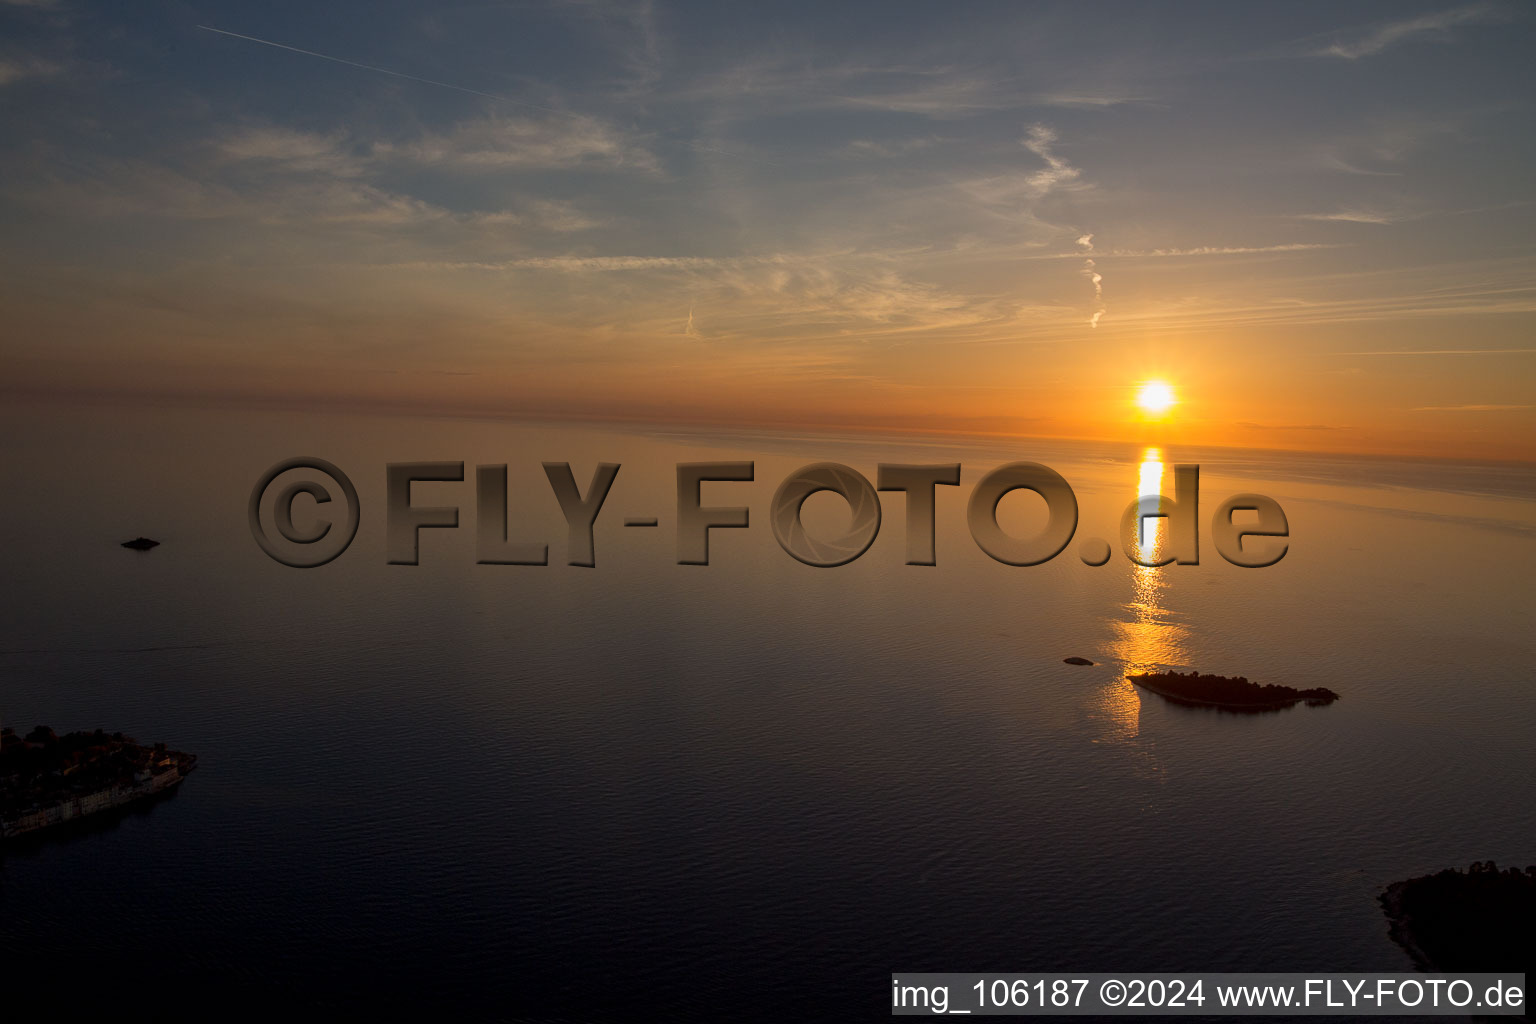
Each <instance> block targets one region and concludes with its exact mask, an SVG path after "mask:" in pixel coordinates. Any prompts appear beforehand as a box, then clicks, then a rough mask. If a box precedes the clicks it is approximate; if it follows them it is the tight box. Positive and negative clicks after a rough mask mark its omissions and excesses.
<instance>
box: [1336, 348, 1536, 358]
mask: <svg viewBox="0 0 1536 1024" xmlns="http://www.w3.org/2000/svg"><path fill="white" fill-rule="evenodd" d="M1532 353H1536V348H1394V349H1373V350H1371V351H1369V352H1340V353H1339V355H1341V356H1509V355H1529V354H1532Z"/></svg>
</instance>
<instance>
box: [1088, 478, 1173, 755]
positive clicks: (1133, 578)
mask: <svg viewBox="0 0 1536 1024" xmlns="http://www.w3.org/2000/svg"><path fill="white" fill-rule="evenodd" d="M1163 476H1164V466H1163V453H1162V450H1161V449H1159V448H1148V449H1146V450H1145V451H1144V452H1142V456H1141V465H1140V472H1139V480H1138V485H1137V492H1136V493H1137V495H1138V496H1139V497H1138V501H1139V503H1140V506H1141V511H1142V512H1143V513H1149V512H1156V511H1159V510H1160V508H1161V498H1160V495H1161V494H1162V493H1163ZM1167 532H1168V522H1167V520H1166V519H1162V518H1155V517H1151V518H1145V519H1142V520H1141V526H1140V529H1139V530H1138V533H1137V536H1136V540H1135V543H1136V548H1137V552H1138V553H1139V554H1140V555H1141V556H1142V558H1143V560H1145V561H1149V562H1153V561H1159V560H1160V559H1161V558H1162V557H1163V546H1164V543H1165V542H1166V538H1167ZM1167 572H1168V567H1167V566H1148V565H1136V564H1134V563H1132V564H1131V565H1130V584H1131V594H1130V598H1131V599H1130V600H1129V601H1127V602H1126V603H1125V604H1123V605H1121V612H1122V614H1120V615H1117V616H1116V617H1115V619H1114V620H1113V621H1112V622H1111V623H1110V626H1111V629H1112V630H1113V633H1114V639H1113V641H1112V642H1111V644H1110V653H1111V655H1112V657H1113V658H1114V659H1115V660H1117V661H1118V662H1120V664H1121V666H1122V667H1123V669H1124V674H1123V675H1121V676H1120V677H1119V678H1118V679H1117V680H1116V681H1115V682H1113V683H1111V684H1110V685H1109V688H1108V690H1107V691H1106V692H1105V694H1104V695H1103V699H1102V701H1101V704H1100V711H1101V713H1102V714H1104V716H1105V717H1106V718H1107V719H1108V720H1109V721H1111V722H1113V723H1114V727H1115V732H1116V734H1117V735H1118V736H1120V737H1123V738H1134V737H1135V736H1136V735H1138V733H1139V732H1140V727H1141V699H1140V697H1139V696H1138V694H1137V692H1136V688H1135V687H1134V686H1132V685H1131V684H1130V683H1129V682H1127V681H1126V680H1125V675H1131V674H1134V673H1137V672H1147V671H1153V670H1155V669H1157V668H1158V667H1160V666H1164V665H1182V664H1184V661H1185V647H1184V640H1185V638H1186V637H1187V636H1188V630H1186V629H1185V628H1184V627H1183V626H1182V625H1180V624H1179V623H1178V621H1177V620H1178V616H1177V615H1176V613H1174V612H1173V611H1172V610H1170V609H1169V608H1168V607H1166V606H1165V605H1164V603H1163V600H1164V591H1165V590H1166V588H1167V586H1168V577H1167Z"/></svg>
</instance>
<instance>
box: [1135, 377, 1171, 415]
mask: <svg viewBox="0 0 1536 1024" xmlns="http://www.w3.org/2000/svg"><path fill="white" fill-rule="evenodd" d="M1177 401H1178V399H1176V398H1174V397H1173V388H1171V387H1169V386H1168V385H1167V384H1165V383H1163V382H1162V381H1160V380H1149V381H1145V382H1143V383H1142V385H1141V389H1140V390H1139V391H1137V392H1136V404H1137V405H1138V406H1140V407H1141V410H1142V412H1146V413H1150V414H1152V415H1154V416H1160V415H1162V414H1163V413H1165V412H1167V411H1168V410H1169V409H1171V408H1172V407H1173V405H1174V403H1176V402H1177Z"/></svg>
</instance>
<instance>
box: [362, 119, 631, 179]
mask: <svg viewBox="0 0 1536 1024" xmlns="http://www.w3.org/2000/svg"><path fill="white" fill-rule="evenodd" d="M373 153H374V155H375V156H377V157H380V158H382V159H395V160H403V161H409V162H413V163H419V164H430V165H434V166H441V167H449V168H455V169H458V170H465V171H498V170H516V169H524V168H528V169H559V168H576V167H589V166H597V167H609V168H618V167H628V168H632V169H635V170H639V171H643V172H655V171H657V170H659V167H658V164H657V161H656V158H655V156H654V155H652V154H651V153H650V152H649V151H648V150H646V149H645V148H644V147H642V146H640V145H638V144H636V143H634V142H632V141H631V140H629V139H627V138H626V137H625V136H624V135H623V134H622V133H620V132H618V131H616V130H615V129H613V128H612V127H610V126H609V125H607V124H606V123H604V122H602V121H599V120H597V119H596V118H591V117H577V116H571V117H562V118H543V119H532V118H522V117H516V118H513V117H498V116H488V117H483V118H476V119H473V120H467V121H461V122H459V123H458V124H456V125H454V126H453V127H452V128H451V129H450V130H448V131H446V132H439V133H428V134H425V135H423V136H421V137H420V138H418V139H415V140H412V141H408V142H400V143H391V142H382V143H378V144H376V145H375V146H374V147H373Z"/></svg>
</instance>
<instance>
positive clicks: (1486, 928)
mask: <svg viewBox="0 0 1536 1024" xmlns="http://www.w3.org/2000/svg"><path fill="white" fill-rule="evenodd" d="M1380 898H1381V906H1382V909H1383V910H1385V911H1386V914H1387V920H1388V921H1389V922H1391V926H1390V928H1389V933H1390V934H1391V936H1392V940H1393V941H1394V942H1396V943H1397V944H1398V945H1399V946H1402V947H1403V949H1404V950H1406V951H1407V953H1408V955H1409V956H1410V957H1411V958H1412V959H1413V962H1414V963H1415V964H1417V965H1418V966H1419V967H1421V968H1423V969H1424V970H1427V971H1525V970H1528V969H1529V966H1530V964H1532V963H1536V930H1533V929H1532V927H1531V923H1532V922H1533V921H1536V866H1532V867H1528V868H1526V869H1525V870H1524V871H1521V870H1520V869H1519V868H1506V869H1505V870H1503V871H1500V870H1499V866H1498V865H1497V864H1495V863H1494V862H1493V861H1491V860H1490V861H1479V862H1477V863H1475V864H1473V865H1472V867H1471V868H1469V869H1468V870H1466V871H1458V870H1455V869H1454V868H1447V869H1446V870H1444V871H1441V872H1440V873H1439V874H1434V875H1423V876H1421V877H1419V878H1410V879H1408V880H1407V881H1406V882H1394V883H1392V884H1391V885H1389V886H1387V890H1386V892H1384V893H1382V894H1381V897H1380Z"/></svg>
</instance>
